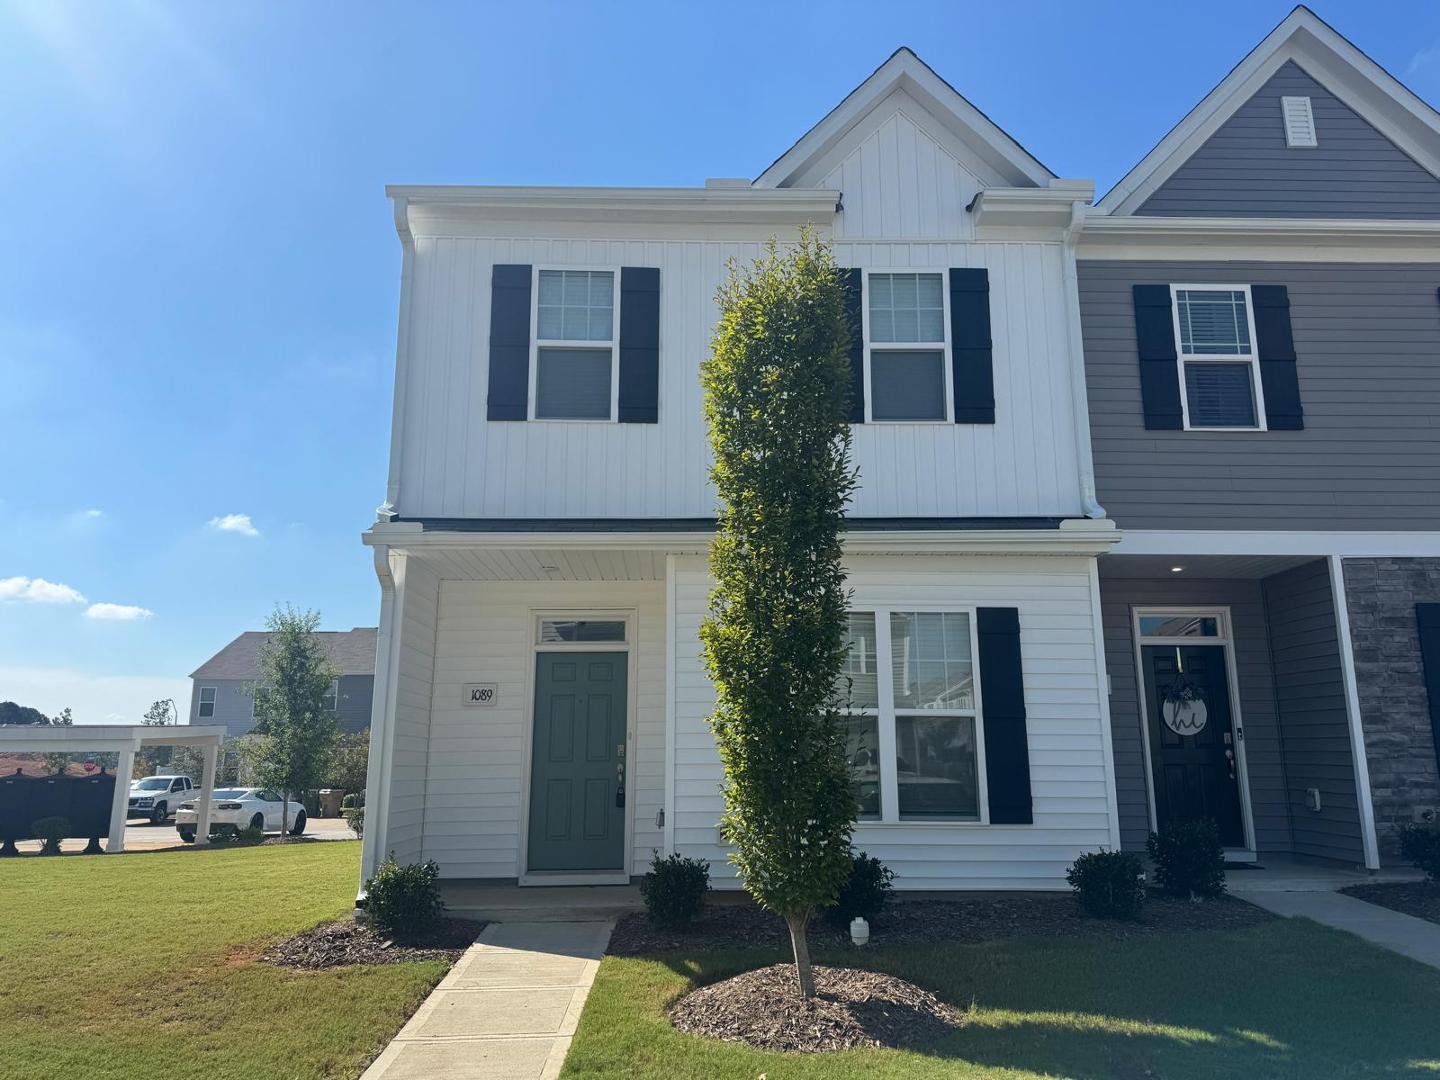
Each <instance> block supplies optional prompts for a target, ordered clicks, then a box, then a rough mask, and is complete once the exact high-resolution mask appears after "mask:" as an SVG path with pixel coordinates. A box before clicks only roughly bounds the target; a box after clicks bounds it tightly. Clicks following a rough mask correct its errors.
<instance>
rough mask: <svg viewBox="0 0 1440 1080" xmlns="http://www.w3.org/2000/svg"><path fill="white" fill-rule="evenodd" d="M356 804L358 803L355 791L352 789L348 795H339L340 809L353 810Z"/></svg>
mask: <svg viewBox="0 0 1440 1080" xmlns="http://www.w3.org/2000/svg"><path fill="white" fill-rule="evenodd" d="M358 805H359V803H358V802H357V801H356V797H355V793H354V792H353V791H352V792H350V794H348V795H342V796H341V797H340V809H341V810H354V809H355V808H356V807H357V806H358Z"/></svg>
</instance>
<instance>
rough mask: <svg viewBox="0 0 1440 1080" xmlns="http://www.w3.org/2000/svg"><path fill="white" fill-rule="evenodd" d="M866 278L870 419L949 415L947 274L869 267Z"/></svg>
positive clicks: (941, 418)
mask: <svg viewBox="0 0 1440 1080" xmlns="http://www.w3.org/2000/svg"><path fill="white" fill-rule="evenodd" d="M865 284H866V293H867V300H866V316H867V317H866V320H865V339H866V340H865V345H866V348H865V363H866V386H867V389H868V391H869V392H868V394H867V395H866V406H867V411H868V413H869V416H868V417H867V418H866V419H868V420H872V421H885V420H892V421H906V420H909V421H917V420H918V421H927V420H928V421H939V422H945V421H948V420H949V419H950V393H949V380H948V379H947V378H946V372H947V371H948V370H949V364H948V363H947V362H946V358H947V354H948V352H949V344H948V342H947V340H946V335H945V328H946V326H947V325H948V324H949V320H948V318H947V311H946V302H947V301H946V295H945V278H944V275H943V274H942V273H938V272H935V273H870V274H866V282H865Z"/></svg>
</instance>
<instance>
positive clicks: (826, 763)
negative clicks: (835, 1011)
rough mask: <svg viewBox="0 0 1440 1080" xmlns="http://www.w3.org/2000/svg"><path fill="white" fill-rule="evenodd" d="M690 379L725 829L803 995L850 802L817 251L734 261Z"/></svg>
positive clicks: (851, 483) (839, 443)
mask: <svg viewBox="0 0 1440 1080" xmlns="http://www.w3.org/2000/svg"><path fill="white" fill-rule="evenodd" d="M719 304H720V322H719V325H718V327H717V328H716V331H715V337H714V340H713V342H712V345H711V355H710V357H709V359H708V360H706V361H705V363H704V364H703V366H702V368H701V382H702V384H703V386H704V389H705V418H706V421H707V423H708V425H709V431H710V446H711V449H712V451H713V453H714V457H715V464H714V466H713V468H712V469H711V473H710V475H711V479H712V480H713V482H714V484H715V488H716V491H717V493H718V495H719V499H720V510H719V518H718V522H717V530H716V536H715V540H714V542H713V543H712V544H711V548H710V565H711V569H712V572H713V573H714V575H715V578H716V583H717V584H716V588H715V591H714V592H713V593H712V594H711V598H710V614H709V616H708V617H707V618H706V620H705V622H704V623H703V625H702V626H701V628H700V639H701V642H702V644H703V647H704V653H705V661H706V667H707V670H708V671H709V674H710V678H711V680H712V682H713V683H714V684H715V689H716V704H715V711H714V713H713V715H712V716H711V718H710V725H711V728H712V730H713V731H714V732H715V738H716V741H717V742H718V744H719V748H720V757H721V760H722V761H723V762H724V765H725V782H724V794H725V816H724V820H723V826H722V827H723V830H724V833H725V836H726V837H727V839H728V840H729V842H730V844H731V845H733V849H734V850H733V852H732V854H731V856H730V858H731V861H732V862H733V863H734V865H735V867H736V868H737V870H738V871H739V874H740V880H741V882H742V883H743V884H744V886H745V888H746V890H747V891H748V892H749V893H750V894H751V895H752V896H753V897H754V898H755V900H756V901H757V902H758V903H759V904H760V905H761V906H762V907H765V908H767V909H768V910H770V911H773V912H775V913H776V914H778V915H780V916H781V917H782V918H784V920H785V922H786V924H787V926H788V927H789V929H790V940H791V945H792V946H793V949H794V953H795V967H796V973H797V976H798V980H799V987H800V993H801V995H802V996H803V997H807V998H808V997H813V996H814V994H815V977H814V973H813V971H812V970H811V966H810V950H809V945H808V943H807V939H806V931H807V926H808V924H809V921H810V917H811V915H812V914H813V913H814V912H815V911H817V910H818V909H820V908H823V907H825V906H827V905H829V904H832V903H834V901H835V897H836V894H837V893H838V891H839V889H840V886H841V885H842V883H843V882H844V881H845V880H846V878H847V876H848V874H849V872H850V866H851V854H850V834H851V830H852V828H853V827H854V822H855V814H856V810H857V804H856V799H855V794H854V790H853V787H852V782H851V775H850V769H849V765H848V763H847V761H846V757H845V727H844V721H843V718H842V714H841V712H840V710H839V707H838V706H839V705H840V702H839V701H838V700H837V699H838V695H837V693H836V686H837V683H838V682H839V680H840V675H841V671H842V667H843V664H844V658H845V640H844V632H845V618H846V600H847V596H846V591H845V575H844V571H843V569H842V568H841V562H840V559H841V536H842V534H843V532H844V528H845V516H844V515H845V507H846V506H847V505H848V503H849V501H850V497H851V495H852V493H853V492H854V489H855V473H854V470H853V469H852V468H851V465H850V426H849V423H848V422H847V417H848V414H849V405H850V395H851V390H850V378H851V369H850V362H849V355H848V348H849V342H850V326H849V321H848V318H847V316H846V306H845V290H844V283H843V281H842V279H841V277H840V274H839V271H837V269H836V267H835V263H834V259H833V257H832V255H831V253H830V249H829V247H828V246H827V245H826V244H825V243H824V242H822V241H821V240H819V239H818V238H816V237H815V236H814V235H813V234H812V233H810V232H809V231H808V230H807V231H805V232H802V233H801V235H800V238H799V242H798V243H796V244H795V245H793V246H787V247H785V248H780V247H779V246H777V244H776V243H775V242H774V241H772V242H771V243H770V246H769V248H768V249H767V251H766V254H765V255H764V257H763V258H761V259H760V260H758V261H757V262H756V263H754V264H753V265H751V266H747V267H741V266H737V265H735V264H734V263H732V264H731V266H730V269H729V275H728V278H727V280H726V282H725V283H724V284H723V285H722V286H721V288H720V293H719Z"/></svg>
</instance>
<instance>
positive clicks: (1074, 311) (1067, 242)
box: [1060, 199, 1105, 518]
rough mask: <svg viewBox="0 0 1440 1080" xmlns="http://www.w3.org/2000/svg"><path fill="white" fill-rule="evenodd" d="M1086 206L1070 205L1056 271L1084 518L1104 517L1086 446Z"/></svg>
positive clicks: (1089, 451)
mask: <svg viewBox="0 0 1440 1080" xmlns="http://www.w3.org/2000/svg"><path fill="white" fill-rule="evenodd" d="M1087 216H1088V208H1087V207H1086V204H1085V203H1084V202H1082V201H1080V200H1079V199H1076V200H1075V201H1074V202H1072V203H1071V204H1070V224H1069V225H1067V226H1066V227H1065V229H1064V230H1063V231H1062V232H1061V234H1060V238H1061V259H1060V268H1061V274H1062V276H1063V278H1064V284H1065V332H1066V335H1067V336H1068V337H1069V339H1070V380H1071V382H1072V383H1073V386H1072V388H1071V393H1070V406H1071V409H1072V410H1073V412H1074V427H1075V460H1076V461H1077V462H1078V463H1079V467H1080V505H1081V506H1082V507H1083V508H1084V512H1085V516H1086V517H1088V518H1103V517H1105V508H1104V507H1103V506H1101V505H1100V502H1099V500H1098V499H1097V498H1096V494H1095V457H1094V452H1093V449H1092V447H1091V445H1090V395H1089V393H1088V392H1087V390H1086V384H1085V335H1084V331H1083V329H1082V325H1081V322H1080V275H1079V272H1078V270H1077V269H1076V265H1075V248H1076V245H1077V244H1078V243H1079V241H1080V234H1081V232H1083V231H1084V229H1085V223H1086V219H1087Z"/></svg>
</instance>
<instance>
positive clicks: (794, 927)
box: [785, 915, 815, 998]
mask: <svg viewBox="0 0 1440 1080" xmlns="http://www.w3.org/2000/svg"><path fill="white" fill-rule="evenodd" d="M809 922H810V916H809V915H787V916H786V917H785V924H786V925H787V926H789V927H790V946H791V948H793V949H794V950H795V974H796V976H797V977H798V979H799V982H800V996H801V997H802V998H813V997H814V996H815V971H814V969H813V968H811V966H810V942H809V941H808V940H806V937H805V928H806V926H807V925H808V924H809Z"/></svg>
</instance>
